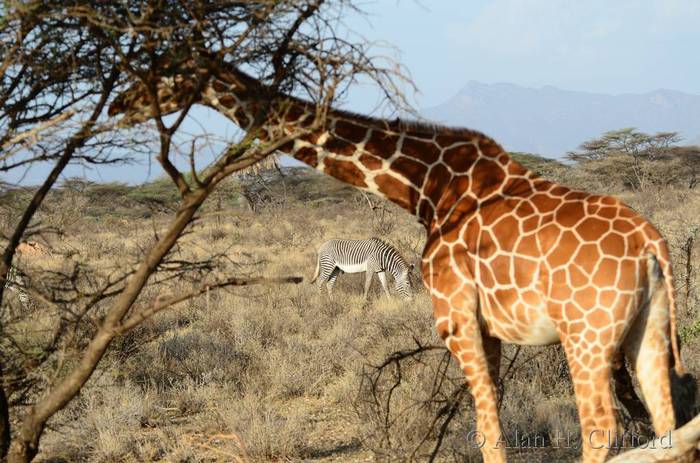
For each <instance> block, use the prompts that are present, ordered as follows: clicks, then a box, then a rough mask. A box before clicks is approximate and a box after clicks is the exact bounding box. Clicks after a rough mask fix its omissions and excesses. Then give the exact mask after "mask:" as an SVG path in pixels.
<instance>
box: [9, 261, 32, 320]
mask: <svg viewBox="0 0 700 463" xmlns="http://www.w3.org/2000/svg"><path fill="white" fill-rule="evenodd" d="M5 289H7V290H10V291H14V292H16V293H17V298H18V299H19V303H20V304H21V305H22V308H23V309H25V310H26V309H28V308H29V294H27V290H26V285H25V281H24V277H23V276H22V275H21V274H20V273H19V272H18V271H17V268H16V267H14V266H12V267H10V270H8V272H7V277H6V279H5Z"/></svg>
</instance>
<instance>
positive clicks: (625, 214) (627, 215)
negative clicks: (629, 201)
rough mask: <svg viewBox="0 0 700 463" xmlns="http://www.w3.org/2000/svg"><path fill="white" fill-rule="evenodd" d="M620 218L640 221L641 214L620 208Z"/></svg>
mask: <svg viewBox="0 0 700 463" xmlns="http://www.w3.org/2000/svg"><path fill="white" fill-rule="evenodd" d="M618 217H620V218H621V219H639V214H637V213H636V212H634V211H633V210H631V209H629V208H627V207H620V208H619V209H618Z"/></svg>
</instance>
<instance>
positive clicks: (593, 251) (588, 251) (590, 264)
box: [574, 244, 600, 275]
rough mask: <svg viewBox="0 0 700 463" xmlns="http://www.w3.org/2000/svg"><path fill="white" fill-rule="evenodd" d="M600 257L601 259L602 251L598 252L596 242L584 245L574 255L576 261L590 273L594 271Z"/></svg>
mask: <svg viewBox="0 0 700 463" xmlns="http://www.w3.org/2000/svg"><path fill="white" fill-rule="evenodd" d="M598 259H600V253H599V252H598V246H597V245H595V244H584V245H582V246H581V247H579V248H578V252H577V253H576V255H575V256H574V262H576V264H577V265H578V266H579V267H581V269H582V270H583V271H584V272H586V273H587V274H588V275H591V274H592V273H593V270H594V269H595V265H596V263H597V262H598Z"/></svg>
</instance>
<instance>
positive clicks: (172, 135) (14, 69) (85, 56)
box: [0, 0, 402, 462]
mask: <svg viewBox="0 0 700 463" xmlns="http://www.w3.org/2000/svg"><path fill="white" fill-rule="evenodd" d="M2 8H3V11H2V13H3V17H2V26H3V27H2V28H0V31H1V32H0V34H2V35H1V36H0V47H2V56H3V61H2V63H1V64H0V102H2V104H0V108H1V109H0V111H1V112H0V146H2V152H1V153H0V162H2V165H1V166H0V169H2V170H4V171H10V170H16V169H23V168H27V167H31V166H32V165H34V164H35V163H37V162H51V163H53V167H52V169H51V171H50V173H49V175H48V176H47V177H46V180H45V181H44V182H43V184H42V185H41V186H39V187H38V188H36V189H34V190H33V191H32V192H31V197H30V198H27V200H26V202H25V204H24V205H23V212H22V214H21V217H20V218H19V219H18V220H17V221H15V222H13V223H12V224H11V226H10V227H9V229H8V230H7V232H6V233H5V237H6V238H7V245H6V247H5V250H4V253H3V259H2V262H1V263H0V281H3V280H5V278H6V277H7V274H8V271H9V269H10V266H11V265H12V264H13V262H14V260H13V259H14V257H15V250H16V249H17V246H18V245H19V244H20V243H21V241H22V240H23V239H26V238H27V236H28V235H31V234H32V233H40V232H44V233H45V232H47V231H48V230H47V229H46V228H45V227H43V225H42V224H41V223H39V222H38V220H37V211H39V209H40V208H41V207H42V204H43V203H44V199H45V198H46V197H47V194H48V193H49V192H50V191H51V190H52V188H54V185H55V184H56V181H57V179H58V178H59V176H60V175H61V173H62V172H63V170H64V169H65V167H66V166H68V165H69V164H70V163H75V162H82V163H92V164H96V165H97V166H98V167H99V165H100V164H102V163H111V162H123V161H125V160H127V157H128V156H126V155H124V153H125V152H128V153H129V156H132V157H138V156H139V155H148V154H149V150H150V147H151V146H154V145H155V153H154V155H155V158H156V159H157V161H158V162H159V164H160V165H161V166H162V168H163V170H164V171H165V172H166V174H167V176H168V178H169V179H170V180H171V181H172V184H173V185H174V188H175V189H176V190H177V192H178V195H179V198H180V199H179V207H178V209H177V211H176V212H175V214H174V215H173V216H172V218H171V220H170V222H169V223H168V224H167V226H166V227H165V229H164V230H161V231H160V232H159V233H157V235H156V236H154V239H153V243H152V244H151V245H150V246H148V247H147V248H146V249H144V253H143V255H142V256H141V257H140V258H139V259H137V260H135V261H134V262H133V264H132V265H131V266H130V267H129V268H121V269H117V268H112V269H104V268H103V269H95V268H91V267H90V265H89V262H77V263H75V264H74V265H72V267H69V268H67V269H64V270H61V271H56V270H53V271H51V272H44V273H41V274H37V275H36V277H35V278H32V279H31V281H32V283H31V288H30V292H31V293H32V294H33V295H34V296H36V298H37V299H38V300H39V301H40V302H41V303H40V304H39V306H40V307H39V308H38V309H36V311H35V312H33V313H31V314H24V316H25V319H26V317H27V316H31V317H45V319H47V320H51V323H52V330H51V333H50V334H49V336H46V337H45V338H44V339H43V341H42V343H41V344H40V345H39V346H32V347H33V351H32V352H33V353H34V354H32V355H31V356H30V357H31V358H28V357H27V355H25V353H26V350H25V349H23V348H24V347H26V346H23V345H22V339H21V338H20V337H17V336H13V335H14V334H15V333H14V332H13V330H12V322H13V320H11V319H9V318H7V317H6V316H5V315H6V312H4V311H3V312H2V315H3V317H2V333H0V335H1V336H2V344H0V349H2V350H1V351H0V355H1V356H0V358H1V359H2V367H3V376H2V388H0V389H1V394H0V431H1V433H0V434H1V435H0V437H1V439H0V451H1V452H2V453H1V455H2V457H5V456H7V458H8V460H9V461H11V462H25V461H30V460H32V459H33V458H34V456H35V455H36V454H37V452H38V449H39V443H40V440H41V436H42V433H43V431H44V428H45V426H46V424H47V422H48V420H49V419H50V418H51V417H52V416H53V415H54V414H55V413H56V412H57V411H59V410H61V409H62V408H63V407H64V406H65V405H66V404H67V403H68V402H69V401H70V400H72V399H73V398H74V397H75V396H76V394H78V392H79V391H80V389H81V388H82V387H83V385H84V384H85V383H86V381H88V379H89V378H90V376H91V375H92V373H93V372H94V370H95V368H96V367H97V365H98V363H99V361H100V359H101V358H102V357H103V356H104V354H105V352H106V351H107V349H108V348H109V346H110V344H111V343H112V341H114V340H115V339H116V338H118V337H119V336H122V335H123V334H124V333H126V332H128V331H129V330H131V329H133V328H134V327H136V326H138V325H139V324H140V323H142V322H143V321H144V320H146V319H148V318H149V317H151V316H152V315H154V314H156V313H158V312H159V311H162V310H165V309H167V308H170V307H172V306H174V305H176V304H178V303H180V302H182V301H184V300H187V299H190V298H193V297H197V296H199V295H201V294H202V293H204V292H208V291H210V290H215V289H218V288H227V287H232V286H243V285H250V284H255V283H264V282H270V281H274V282H279V281H287V282H298V281H300V279H298V278H285V279H277V280H271V279H265V278H261V277H257V278H241V277H238V276H236V275H234V274H233V273H235V272H232V270H231V269H232V268H235V267H231V266H228V267H227V266H226V262H227V259H226V257H225V256H222V255H211V256H209V257H208V258H207V259H204V260H201V259H200V260H191V259H189V260H187V259H186V260H183V259H182V258H181V257H180V256H175V255H174V251H175V250H176V249H177V248H178V240H179V239H180V237H182V236H183V234H184V233H185V232H186V231H187V229H188V227H189V226H190V224H191V223H192V222H193V220H195V219H196V217H197V212H198V210H199V209H200V206H201V205H202V204H203V203H204V201H205V200H206V199H207V198H208V197H209V196H210V194H211V193H212V192H213V191H214V190H215V188H216V187H217V185H219V184H220V183H221V182H222V181H223V180H224V179H225V178H226V177H227V176H229V175H230V174H231V173H233V172H236V171H238V170H240V169H244V168H247V167H249V166H251V165H253V164H255V163H256V162H257V161H259V160H261V159H264V158H265V157H267V156H269V155H271V154H273V153H274V152H275V150H276V148H277V147H279V146H281V145H283V144H285V143H288V142H290V141H292V140H294V139H295V138H296V137H298V136H301V135H303V134H306V133H308V131H309V130H313V129H314V128H315V127H318V126H319V125H320V124H322V123H323V115H324V114H325V113H326V109H327V108H328V107H329V106H330V105H331V104H332V103H333V102H335V101H337V100H338V98H339V97H342V96H343V95H344V94H345V92H346V91H347V89H348V88H349V86H350V85H351V84H352V83H353V82H354V81H355V80H356V79H357V78H358V76H360V75H364V76H365V77H369V78H370V79H371V80H373V81H374V82H376V83H377V84H378V86H379V88H381V89H383V91H384V96H385V97H386V98H387V99H388V101H390V102H391V103H399V104H401V103H402V99H401V97H400V93H399V92H398V90H397V89H398V87H397V86H396V85H395V84H394V78H395V77H401V74H400V73H399V72H398V71H397V68H396V67H395V66H393V65H391V66H388V67H381V66H379V65H378V64H377V61H376V60H375V59H372V58H371V56H370V55H369V48H368V46H367V44H365V43H363V42H362V41H360V40H359V39H358V40H357V41H351V40H348V39H347V37H348V36H349V35H348V34H347V33H343V32H340V31H339V28H340V27H341V25H340V24H341V21H340V18H341V17H342V15H343V14H344V13H346V12H347V10H348V9H354V7H353V5H352V4H351V2H350V1H349V0H347V1H346V0H336V1H327V2H325V1H323V0H275V1H257V2H247V1H246V2H240V1H216V2H213V1H205V0H195V1H158V0H150V1H131V0H128V1H126V2H125V1H116V0H115V1H104V2H92V1H86V0H85V1H70V2H68V1H59V0H55V1H52V0H49V1H45V0H38V1H29V2H26V1H25V2H11V1H10V2H4V3H3V6H2ZM211 53H217V54H219V55H225V56H227V57H228V58H229V59H230V60H231V61H232V62H234V63H235V64H236V65H238V66H241V67H242V68H244V69H246V70H247V71H248V72H250V73H251V74H253V75H255V76H256V77H257V78H258V79H259V80H261V81H262V82H264V83H266V84H267V88H269V89H270V98H268V99H267V100H266V101H263V102H261V105H260V111H259V112H260V114H259V118H258V119H257V120H256V121H255V122H254V123H253V124H252V125H251V126H250V127H248V128H247V130H245V131H243V132H242V133H241V134H240V135H239V137H238V138H237V139H236V140H230V141H229V142H230V144H229V145H228V147H227V148H226V149H224V150H223V151H222V152H220V153H219V155H218V157H217V158H216V159H215V160H214V161H213V162H212V163H210V164H208V165H203V164H202V162H201V161H200V160H199V159H198V156H197V149H196V144H195V143H192V145H191V149H190V150H189V151H187V153H186V157H187V158H188V163H187V164H188V168H187V169H184V170H183V169H182V168H180V167H178V163H177V162H175V157H176V153H177V151H178V149H177V148H178V146H176V145H177V143H176V135H177V134H178V129H179V128H180V127H181V125H182V122H183V120H184V119H185V117H186V116H187V114H188V112H189V111H190V109H191V106H192V104H193V101H194V100H192V101H189V102H185V104H184V105H183V106H184V109H183V110H182V111H180V112H179V114H177V115H176V117H175V119H174V121H172V122H171V120H170V119H167V118H164V117H163V115H162V114H160V113H158V112H157V110H156V113H155V117H154V119H153V121H154V123H153V124H152V125H151V128H152V130H151V131H146V132H138V131H136V132H135V131H134V130H128V131H124V130H117V129H118V128H117V127H115V124H114V123H113V121H112V120H111V119H110V118H108V117H107V115H106V111H105V107H106V106H107V105H108V104H109V102H110V101H111V100H112V99H113V98H114V96H115V95H116V94H117V93H118V92H121V91H123V90H124V89H126V88H127V87H129V86H131V85H133V84H134V83H138V84H139V85H141V86H142V87H143V88H144V91H146V92H148V93H149V95H150V98H151V101H157V98H158V94H157V89H158V83H159V81H160V79H161V78H163V76H164V75H171V74H172V73H173V72H178V73H181V74H185V75H191V76H193V78H192V80H191V82H192V85H193V92H194V91H196V89H197V86H198V85H199V84H201V83H202V82H200V81H199V80H198V76H197V74H196V71H195V69H196V64H197V62H198V59H199V57H200V56H202V55H204V54H211ZM193 64H194V65H195V67H191V66H192V65H193ZM277 92H285V93H292V94H296V95H302V96H305V97H306V98H307V99H309V100H310V101H312V102H314V103H315V104H316V105H317V114H318V117H317V119H316V120H315V121H314V122H313V123H312V124H310V125H308V126H306V127H303V128H301V127H300V128H297V129H296V130H295V131H293V132H292V133H291V134H290V133H287V134H285V135H280V136H278V137H273V138H272V139H268V140H266V141H265V142H256V139H257V134H258V130H259V129H260V127H261V124H262V122H263V121H267V122H268V123H269V120H270V116H271V114H270V113H271V112H272V111H273V110H274V109H273V108H274V105H272V104H271V103H272V101H273V100H274V95H275V94H276V93H277ZM155 107H156V108H157V104H156V105H155ZM126 125H127V126H128V125H129V124H128V122H127V124H126ZM279 133H280V134H282V133H283V132H282V131H279ZM135 134H136V135H138V137H136V138H135ZM134 140H136V141H134ZM143 140H148V141H153V143H151V144H149V143H141V141H143ZM42 227H43V228H42ZM27 273H30V272H29V271H28V272H27ZM183 281H186V282H189V283H190V284H189V286H188V287H187V288H188V289H186V290H183V289H182V287H183V285H182V282H183ZM35 282H36V283H35ZM174 282H178V285H174V284H172V283H174ZM3 286H4V285H0V298H1V297H2V294H3V293H2V291H3ZM146 288H155V289H156V290H157V292H158V294H159V295H158V297H157V298H155V299H153V298H150V299H149V298H146V297H144V289H146ZM37 349H38V351H39V354H38V355H36V352H37ZM67 359H69V360H70V361H67ZM11 425H12V426H13V429H12V430H11V429H10V426H11Z"/></svg>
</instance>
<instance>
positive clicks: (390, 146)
mask: <svg viewBox="0 0 700 463" xmlns="http://www.w3.org/2000/svg"><path fill="white" fill-rule="evenodd" d="M397 141H398V136H396V135H393V134H390V133H387V132H384V131H382V130H378V129H373V130H372V135H370V137H369V140H367V143H365V150H366V151H369V152H370V153H372V154H373V155H375V156H379V157H380V158H384V159H388V158H389V157H391V156H392V155H393V154H394V153H395V152H396V143H397Z"/></svg>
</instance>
